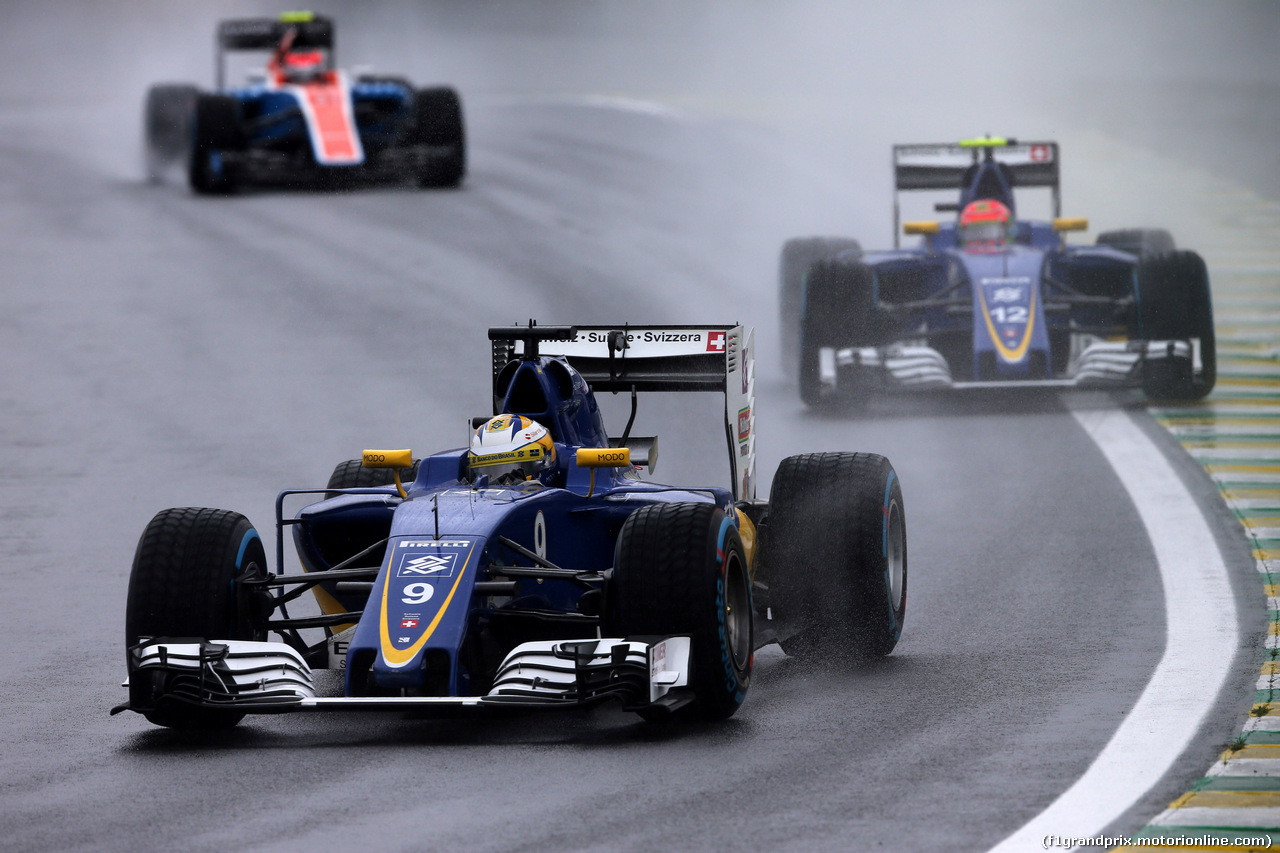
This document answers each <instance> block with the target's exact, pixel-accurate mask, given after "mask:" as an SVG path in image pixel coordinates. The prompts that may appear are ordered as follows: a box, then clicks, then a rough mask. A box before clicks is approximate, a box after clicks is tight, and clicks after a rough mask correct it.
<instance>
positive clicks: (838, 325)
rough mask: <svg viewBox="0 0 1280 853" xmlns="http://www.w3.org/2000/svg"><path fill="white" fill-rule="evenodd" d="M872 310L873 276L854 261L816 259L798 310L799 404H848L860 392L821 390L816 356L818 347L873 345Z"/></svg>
mask: <svg viewBox="0 0 1280 853" xmlns="http://www.w3.org/2000/svg"><path fill="white" fill-rule="evenodd" d="M881 323H882V321H881V318H880V317H879V314H878V312H877V311H876V300H875V275H874V273H873V272H872V270H871V268H870V267H869V266H867V265H866V264H863V263H860V262H858V261H845V260H843V259H841V260H830V259H828V260H821V261H817V262H816V263H814V264H813V266H811V267H810V268H809V272H808V274H807V275H806V277H805V282H804V291H803V299H802V302H801V306H800V365H799V381H800V399H802V400H803V401H804V403H805V405H807V406H809V407H811V408H819V407H824V406H832V405H848V404H850V403H853V402H855V401H857V400H858V399H859V398H860V397H863V396H865V391H864V389H858V388H836V389H835V391H834V392H832V391H831V389H829V388H824V387H823V384H822V381H821V378H820V372H819V365H818V356H819V351H820V350H821V349H822V348H824V347H832V348H835V349H842V348H845V347H869V346H878V345H879V344H880V343H881V342H882V338H883V333H884V330H883V328H882V325H881Z"/></svg>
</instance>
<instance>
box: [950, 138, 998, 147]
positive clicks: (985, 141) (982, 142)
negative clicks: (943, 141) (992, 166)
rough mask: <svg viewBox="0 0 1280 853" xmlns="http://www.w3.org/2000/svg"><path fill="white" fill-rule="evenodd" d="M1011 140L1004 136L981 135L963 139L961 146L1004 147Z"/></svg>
mask: <svg viewBox="0 0 1280 853" xmlns="http://www.w3.org/2000/svg"><path fill="white" fill-rule="evenodd" d="M1008 144H1009V140H1007V139H1005V138H1004V137H1003V136H979V137H977V138H975V139H961V140H960V147H961V148H1003V147H1005V146H1006V145H1008Z"/></svg>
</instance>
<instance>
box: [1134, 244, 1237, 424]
mask: <svg viewBox="0 0 1280 853" xmlns="http://www.w3.org/2000/svg"><path fill="white" fill-rule="evenodd" d="M1134 278H1135V280H1136V282H1137V296H1138V300H1137V301H1138V328H1137V330H1136V334H1135V337H1138V338H1141V339H1143V340H1149V341H1165V340H1169V341H1172V340H1179V341H1181V340H1193V339H1194V340H1196V341H1198V346H1199V354H1200V369H1199V370H1198V371H1195V370H1192V369H1190V368H1188V367H1187V366H1186V363H1185V362H1173V361H1172V360H1164V359H1157V360H1152V361H1148V362H1147V363H1146V364H1145V365H1144V373H1143V381H1142V390H1143V392H1144V393H1145V394H1146V395H1147V396H1148V397H1149V398H1151V399H1153V400H1198V399H1200V398H1202V397H1204V396H1205V395H1207V394H1208V393H1209V392H1210V391H1212V390H1213V386H1214V383H1215V382H1216V381H1217V378H1218V360H1217V348H1216V347H1217V344H1216V340H1215V336H1214V329H1213V304H1212V300H1211V298H1210V294H1209V273H1208V270H1207V269H1206V267H1205V263H1204V260H1203V259H1202V258H1201V257H1200V256H1199V255H1197V254H1196V253H1195V252H1186V251H1178V252H1170V253H1168V254H1164V255H1158V256H1152V257H1146V258H1143V259H1142V260H1141V261H1140V262H1139V263H1138V266H1137V269H1136V272H1135V276H1134Z"/></svg>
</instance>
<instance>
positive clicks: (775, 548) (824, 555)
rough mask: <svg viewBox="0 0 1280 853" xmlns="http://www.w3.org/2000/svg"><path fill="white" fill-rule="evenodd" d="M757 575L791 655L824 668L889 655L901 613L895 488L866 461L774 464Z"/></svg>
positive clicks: (903, 559) (839, 456)
mask: <svg viewBox="0 0 1280 853" xmlns="http://www.w3.org/2000/svg"><path fill="white" fill-rule="evenodd" d="M761 540H762V541H761V549H762V553H761V558H760V559H761V563H760V570H759V574H760V575H761V576H762V577H763V579H764V582H765V583H766V584H768V586H769V590H770V606H771V607H772V609H773V611H774V619H775V623H776V624H777V626H778V629H779V633H780V635H781V636H782V638H783V639H782V647H783V649H784V650H785V651H786V652H788V653H789V654H793V655H796V656H798V657H802V658H814V659H823V660H840V659H852V660H863V659H867V658H873V657H879V656H881V655H887V654H888V653H889V652H891V651H892V650H893V648H894V646H895V645H897V643H898V639H899V638H900V637H901V635H902V626H903V623H904V621H905V620H906V608H907V528H906V513H905V510H904V507H903V502H902V486H901V484H900V483H899V481H898V477H897V474H896V472H895V471H894V469H893V466H892V465H891V464H890V463H889V460H888V459H886V458H884V457H883V456H878V455H876V454H873V453H810V454H805V455H802V456H790V457H787V458H786V459H784V460H782V463H781V464H780V465H779V466H778V470H777V473H776V474H775V475H774V478H773V487H772V490H771V492H770V495H769V517H768V525H767V529H766V531H765V532H764V534H763V535H762V538H761Z"/></svg>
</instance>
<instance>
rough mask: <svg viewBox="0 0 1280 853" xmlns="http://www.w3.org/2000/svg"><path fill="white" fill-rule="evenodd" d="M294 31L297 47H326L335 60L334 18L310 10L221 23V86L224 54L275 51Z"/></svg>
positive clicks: (218, 72) (219, 37)
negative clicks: (273, 16) (289, 33)
mask: <svg viewBox="0 0 1280 853" xmlns="http://www.w3.org/2000/svg"><path fill="white" fill-rule="evenodd" d="M291 29H292V30H294V31H295V32H296V35H295V36H294V39H293V47H294V49H303V48H314V49H316V50H326V51H328V52H329V54H330V57H331V59H330V61H332V54H333V21H332V20H331V19H329V18H326V17H324V16H322V15H314V14H312V13H310V12H285V13H284V14H282V15H281V16H280V17H278V18H237V19H234V20H230V21H222V22H221V23H219V24H218V44H217V52H216V53H217V59H216V61H217V69H216V73H217V79H218V88H219V89H222V87H223V84H224V82H225V80H224V76H225V68H226V64H225V62H224V61H223V60H224V58H225V57H224V54H226V53H227V52H228V51H241V50H275V49H276V47H278V46H279V44H280V40H281V39H283V38H284V35H285V33H287V32H288V31H289V30H291Z"/></svg>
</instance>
